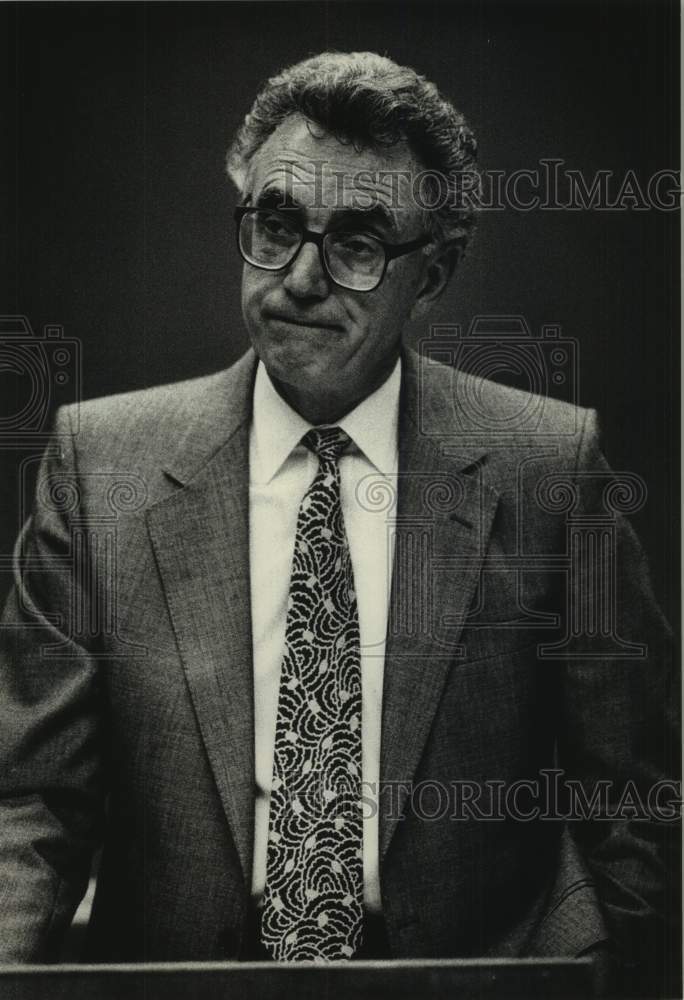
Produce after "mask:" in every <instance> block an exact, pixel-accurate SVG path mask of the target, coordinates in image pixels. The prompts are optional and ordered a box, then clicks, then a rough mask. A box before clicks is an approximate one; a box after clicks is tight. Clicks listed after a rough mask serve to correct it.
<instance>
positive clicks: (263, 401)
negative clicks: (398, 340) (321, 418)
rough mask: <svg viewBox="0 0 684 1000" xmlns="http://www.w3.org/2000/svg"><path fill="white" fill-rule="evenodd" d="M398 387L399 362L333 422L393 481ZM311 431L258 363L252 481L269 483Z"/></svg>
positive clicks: (255, 385)
mask: <svg viewBox="0 0 684 1000" xmlns="http://www.w3.org/2000/svg"><path fill="white" fill-rule="evenodd" d="M400 385H401V360H400V359H399V358H397V361H396V364H395V366H394V368H393V369H392V372H391V373H390V375H389V376H388V378H386V379H385V381H384V382H383V383H382V385H381V386H380V387H379V388H378V389H376V390H375V392H373V393H371V395H370V396H367V397H366V399H364V400H362V402H360V403H359V405H358V406H356V407H355V408H354V409H353V410H351V411H350V412H349V413H348V414H347V415H346V416H344V417H343V418H342V419H341V420H339V421H338V422H337V426H339V427H341V428H342V429H343V430H344V431H345V432H346V433H347V434H348V435H349V437H350V438H351V439H352V441H353V442H354V444H355V445H356V447H357V448H358V449H359V450H360V451H362V452H363V454H364V455H365V456H366V458H367V459H368V460H369V462H371V464H372V465H373V466H375V468H376V470H377V471H378V472H380V473H381V474H383V475H391V474H392V473H393V472H395V471H396V466H397V428H398V425H399V388H400ZM313 426H314V425H313V424H311V423H309V422H308V421H307V420H305V419H304V418H303V417H302V416H300V415H299V414H298V413H297V412H296V410H293V409H292V407H291V406H290V405H289V404H288V403H286V402H285V400H284V399H283V398H282V396H281V395H280V394H279V393H278V392H277V390H276V389H275V387H274V386H273V383H272V382H271V379H270V378H269V375H268V372H267V371H266V367H265V365H264V363H263V361H260V362H259V364H258V366H257V371H256V378H255V381H254V396H253V402H252V444H253V448H252V452H251V462H252V469H251V475H252V478H253V479H254V481H256V482H261V483H267V482H269V481H270V480H271V479H272V478H273V476H275V474H276V473H277V472H278V470H279V469H280V467H281V466H282V464H283V462H285V460H286V459H287V458H288V456H289V455H290V453H291V452H292V451H293V450H294V448H296V446H297V445H298V444H299V442H300V441H301V439H302V438H303V437H304V435H305V434H306V432H307V431H308V430H310V429H311V427H313Z"/></svg>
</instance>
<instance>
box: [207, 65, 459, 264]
mask: <svg viewBox="0 0 684 1000" xmlns="http://www.w3.org/2000/svg"><path fill="white" fill-rule="evenodd" d="M293 114H300V115H303V116H304V117H305V118H306V119H307V120H308V121H310V122H312V123H313V124H315V125H317V126H318V127H320V128H322V129H324V130H325V131H326V132H327V133H329V134H331V135H334V136H335V137H336V138H338V139H340V141H342V142H347V143H353V144H354V147H355V148H357V149H359V150H360V149H363V148H367V147H370V148H376V149H377V148H380V147H383V146H391V145H394V144H396V143H398V142H401V141H402V140H404V141H405V142H406V143H407V145H408V147H409V149H410V150H411V152H412V153H413V154H414V156H415V157H416V158H417V159H418V160H419V162H420V163H421V164H422V165H423V166H424V167H425V168H426V169H425V171H424V172H423V177H422V182H424V187H423V191H424V195H423V206H422V207H424V208H425V209H426V216H427V218H426V222H427V225H428V228H429V231H430V233H431V235H432V236H433V238H435V239H436V240H439V241H444V242H448V243H454V244H456V245H460V246H461V247H464V246H465V244H466V242H467V240H468V238H469V236H470V233H471V231H472V228H473V226H474V222H475V210H474V199H473V198H472V197H470V195H471V193H472V192H473V191H476V190H477V189H478V184H479V176H478V174H477V171H476V167H475V161H476V154H477V144H476V141H475V137H474V135H473V133H472V132H471V130H470V129H469V128H468V125H467V124H466V121H465V119H464V117H463V115H462V114H461V113H460V112H459V111H457V110H456V108H454V106H453V105H452V104H451V103H450V102H449V101H447V100H446V99H445V98H444V97H442V95H441V94H440V93H439V91H438V90H437V88H436V87H435V85H434V84H433V83H430V81H429V80H426V79H425V77H423V76H420V75H419V74H418V73H416V71H415V70H413V69H411V68H410V67H409V66H399V65H397V63H395V62H393V61H392V60H391V59H388V58H386V57H385V56H380V55H378V54H377V53H375V52H348V53H347V52H322V53H321V54H320V55H317V56H313V57H311V58H309V59H305V60H303V61H302V62H299V63H296V64H295V65H294V66H289V67H287V68H286V69H284V70H282V72H280V73H278V74H277V76H274V77H272V78H271V79H270V80H268V81H267V83H266V85H265V86H264V87H263V89H262V90H261V92H260V93H259V94H258V96H257V98H256V100H255V102H254V104H253V106H252V109H251V111H250V112H249V114H248V115H247V116H246V118H245V120H244V122H243V124H242V126H241V127H240V129H239V130H238V132H237V135H236V136H235V139H234V140H233V143H232V145H231V147H230V149H229V151H228V156H227V170H228V175H229V177H230V178H231V180H232V181H233V182H234V184H235V185H236V187H237V188H238V190H239V191H240V192H241V193H242V191H243V189H244V184H245V180H246V176H247V170H248V167H249V164H250V161H251V159H252V157H253V156H254V154H255V153H256V151H257V150H258V149H259V148H260V147H261V146H262V145H263V143H264V142H265V141H266V140H267V139H268V137H269V136H270V135H271V134H272V133H273V132H274V131H275V130H276V129H277V127H278V126H279V125H280V124H281V123H282V122H283V121H284V120H285V119H286V118H288V117H289V116H290V115H293ZM422 182H421V183H422Z"/></svg>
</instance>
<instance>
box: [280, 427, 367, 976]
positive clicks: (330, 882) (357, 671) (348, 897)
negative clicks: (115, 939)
mask: <svg viewBox="0 0 684 1000" xmlns="http://www.w3.org/2000/svg"><path fill="white" fill-rule="evenodd" d="M303 442H304V444H305V445H306V446H307V447H308V448H310V449H311V450H312V451H313V452H315V454H316V455H317V456H318V461H319V465H318V472H317V474H316V477H315V479H314V481H313V483H312V484H311V486H310V487H309V489H308V491H307V493H306V494H305V496H304V499H303V500H302V503H301V506H300V508H299V515H298V519H297V532H296V536H295V546H294V556H293V560H292V576H291V580H290V596H289V600H288V608H287V618H286V625H285V652H284V657H283V663H282V668H281V676H280V690H279V696H278V714H277V720H276V735H275V749H274V761H273V781H272V785H271V807H270V815H269V833H268V852H267V860H266V888H265V892H264V908H263V913H262V920H261V939H262V942H263V943H264V945H265V946H266V948H267V949H268V951H269V952H270V954H271V955H272V956H273V958H275V959H277V960H279V961H304V960H313V961H332V960H335V959H343V958H350V957H351V956H352V955H353V954H354V952H355V950H356V949H357V948H358V947H359V945H360V944H361V922H362V900H363V850H362V847H363V823H362V815H361V663H360V653H359V621H358V611H357V605H356V595H355V593H354V577H353V573H352V564H351V559H350V555H349V545H348V543H347V536H346V532H345V528H344V518H343V516H342V507H341V503H340V470H339V467H338V464H337V460H338V458H339V456H340V454H341V453H342V451H344V449H345V447H346V446H347V445H348V443H349V437H348V436H347V435H346V434H345V433H344V431H343V430H341V428H339V427H330V428H327V427H326V428H314V429H313V430H311V431H309V433H308V434H307V435H306V436H305V437H304V438H303Z"/></svg>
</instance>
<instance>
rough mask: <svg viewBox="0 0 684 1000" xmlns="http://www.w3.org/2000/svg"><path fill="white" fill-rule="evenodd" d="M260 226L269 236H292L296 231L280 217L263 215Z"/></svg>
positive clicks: (260, 218)
mask: <svg viewBox="0 0 684 1000" xmlns="http://www.w3.org/2000/svg"><path fill="white" fill-rule="evenodd" d="M259 225H260V227H261V229H262V230H263V231H264V232H265V233H266V234H267V235H268V236H281V237H282V236H292V235H293V234H294V230H293V228H292V226H291V225H289V224H288V223H287V222H286V221H285V219H283V218H282V216H280V215H262V216H260V217H259Z"/></svg>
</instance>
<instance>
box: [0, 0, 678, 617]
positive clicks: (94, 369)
mask: <svg viewBox="0 0 684 1000" xmlns="http://www.w3.org/2000/svg"><path fill="white" fill-rule="evenodd" d="M0 19H1V21H0V37H2V38H4V41H3V42H2V43H1V44H2V46H3V49H4V50H3V51H1V52H0V56H1V63H2V73H3V74H4V85H3V88H2V99H3V118H2V135H1V136H0V148H2V149H3V156H2V171H3V175H2V183H1V184H0V190H1V191H2V192H3V194H2V197H3V204H2V211H3V220H2V232H1V234H0V235H1V237H2V243H1V244H0V275H1V278H2V286H1V288H0V313H4V314H13V313H22V314H26V315H27V316H28V317H29V319H30V321H31V323H32V324H33V327H34V330H35V332H36V334H38V333H40V332H41V331H42V328H43V325H44V324H47V323H55V324H60V325H63V327H64V335H65V337H67V338H76V339H77V340H78V341H80V343H81V345H82V357H83V372H82V384H81V387H80V391H81V393H82V395H83V396H84V397H91V396H97V395H102V394H104V393H111V392H117V391H121V390H125V389H130V388H135V387H141V386H148V385H152V384H154V383H158V382H165V381H171V380H176V379H180V378H184V377H187V376H193V375H198V374H202V373H205V372H209V371H212V370H215V369H218V368H220V367H223V366H224V365H226V364H227V363H229V362H231V361H233V360H234V359H235V358H236V357H238V356H239V354H240V353H242V351H243V349H244V348H245V347H246V344H247V340H246V334H245V331H244V329H243V326H242V321H241V317H240V310H239V275H240V264H239V262H238V260H237V255H236V252H235V250H234V237H233V227H232V218H231V213H232V208H233V206H234V204H235V201H236V197H235V194H234V192H233V190H232V188H231V186H230V184H229V182H228V181H227V180H226V178H225V174H224V167H223V161H224V155H225V149H226V147H227V145H228V143H229V141H230V138H231V136H232V135H233V133H234V131H235V130H236V128H237V127H238V125H239V123H240V122H241V120H242V118H243V116H244V114H245V113H246V111H247V110H248V108H249V105H250V103H251V100H252V99H253V97H254V95H255V92H256V90H257V88H258V87H259V85H260V84H261V83H262V82H263V81H264V80H265V78H266V77H267V76H269V75H271V74H272V73H273V72H275V71H276V70H277V69H279V68H280V67H282V66H283V65H286V64H289V63H291V62H293V61H295V60H298V59H300V58H303V57H305V56H306V55H309V54H312V53H314V52H317V51H320V50H322V49H326V48H335V49H339V50H347V49H374V50H377V51H381V52H386V53H387V54H388V55H390V56H391V57H393V58H394V59H395V60H397V61H399V62H402V63H403V62H406V63H409V64H411V65H414V66H416V67H417V68H418V69H419V70H420V71H421V72H423V73H425V75H427V76H428V77H429V78H431V79H433V80H434V81H435V82H436V83H437V85H438V86H439V87H440V89H442V90H443V91H444V92H445V93H446V94H447V95H448V96H450V97H451V98H452V99H453V100H454V102H455V103H456V104H457V106H458V107H460V108H461V109H462V110H463V112H464V113H465V114H466V116H467V117H468V119H469V121H470V123H471V125H472V126H473V128H474V129H475V131H476V133H477V135H478V139H479V147H480V161H481V165H482V166H483V167H484V168H487V169H491V170H494V169H498V170H506V171H511V170H514V169H516V168H519V167H525V168H531V169H534V168H535V167H536V166H537V165H538V161H539V160H540V158H542V157H561V158H563V159H564V160H565V161H566V165H567V166H568V167H571V168H575V169H578V170H582V171H583V172H584V174H585V175H586V176H587V177H589V178H590V177H591V176H593V174H594V173H595V172H596V171H597V170H599V169H608V170H613V171H615V172H616V175H617V176H618V177H622V176H624V174H625V172H626V171H627V170H629V169H633V170H634V171H635V172H636V174H637V176H638V177H639V179H640V180H641V181H642V182H643V183H644V184H645V183H646V181H647V179H648V177H649V176H650V175H651V174H652V173H654V172H655V171H657V170H660V169H664V168H676V167H677V165H678V150H679V135H678V121H679V108H678V85H677V82H678V54H677V48H676V45H677V37H678V33H679V32H678V23H677V8H676V7H675V6H674V5H669V4H664V3H658V2H654V0H643V2H639V3H627V2H612V3H606V2H593V3H591V4H583V3H576V2H573V3H558V2H556V3H550V2H548V0H546V2H544V3H538V4H529V3H518V2H511V3H507V4H504V5H500V4H494V3H477V4H470V3H468V4H455V3H454V4H436V3H429V2H425V0H421V2H419V3H392V4H386V3H381V2H377V3H368V2H366V3H363V4H357V3H317V2H310V3H301V4H295V3H288V2H282V3H260V2H257V3H251V4H243V3H227V4H201V3H192V4H190V3H187V4H186V3H179V4H161V3H159V4H158V3H151V4H149V5H147V6H143V5H139V4H137V3H125V4H96V5H77V4H64V3H55V4H48V5H44V4H39V3H35V4H34V3H32V4H20V5H17V6H14V5H9V4H7V5H3V8H2V10H1V12H0ZM678 240H679V215H678V213H665V212H662V211H646V212H637V211H618V212H606V211H583V212H567V211H560V212H544V211H532V212H527V213H523V212H515V211H513V210H506V211H504V212H489V213H485V214H483V216H482V218H481V222H480V226H479V231H478V234H477V236H476V239H475V242H474V244H473V247H472V251H471V252H470V253H469V256H468V257H467V259H466V261H465V262H464V264H463V266H462V268H461V270H460V272H459V274H458V275H457V278H456V280H455V282H454V283H453V286H452V287H451V289H450V290H449V292H448V294H447V296H446V297H445V298H444V299H443V301H442V303H441V304H440V306H439V308H438V310H437V312H436V313H435V314H434V317H433V319H434V320H435V321H438V322H443V323H460V324H461V325H462V326H465V327H467V326H468V324H469V323H470V321H471V320H472V318H473V316H475V315H478V314H521V315H523V316H524V317H525V318H526V319H527V321H528V323H529V324H530V327H531V328H532V330H535V331H538V330H539V329H540V327H541V325H542V324H544V323H558V324H560V325H561V327H562V331H563V334H564V336H566V337H569V338H576V339H577V340H578V341H579V350H580V378H579V383H578V385H577V387H576V394H575V395H576V398H577V400H578V401H579V402H580V403H582V404H583V405H585V406H593V407H596V408H597V409H598V410H599V413H600V415H601V418H602V424H603V428H604V445H605V451H606V454H607V456H608V459H609V461H610V462H611V464H612V465H613V467H614V468H616V469H623V470H630V471H633V472H636V473H638V474H640V475H641V476H643V478H644V479H645V481H646V483H647V485H648V493H649V495H648V503H647V505H646V507H645V509H644V510H643V511H641V512H640V513H638V514H637V515H635V517H634V522H635V526H636V528H637V530H638V532H639V534H640V536H641V537H642V539H643V541H644V544H645V547H646V550H647V552H648V555H649V557H650V560H651V564H652V572H653V579H654V586H655V590H656V593H657V595H658V597H659V599H660V600H661V602H662V603H663V605H664V606H665V609H666V611H667V612H669V614H670V616H671V617H674V616H676V613H677V607H678V601H677V587H678V533H677V519H678V512H679V504H678V502H677V493H676V491H677V484H678V481H679V477H678V470H677V456H678V447H677V441H676V435H677V428H678V423H679V418H678V401H677V398H676V397H677V392H678V384H679V358H678V350H679V343H678V334H677V329H678V326H677V325H678V320H679V300H678V287H677V283H678V275H679V261H678ZM428 333H429V330H428V328H427V327H425V326H424V327H422V328H421V327H417V326H413V327H412V328H411V329H410V330H409V338H410V340H411V341H412V342H414V343H415V342H416V341H417V340H418V339H419V338H420V337H423V336H426V335H427V334H428ZM14 367H15V369H16V365H15V366H14ZM11 368H12V365H7V364H4V365H3V361H2V356H1V355H0V400H2V403H1V406H2V410H1V411H0V416H4V418H5V419H7V417H8V414H9V415H11V414H12V413H14V412H15V411H18V410H19V409H21V406H22V405H23V402H22V401H23V399H24V396H25V395H26V393H27V392H28V391H29V388H30V386H29V384H28V382H27V376H26V374H22V372H21V371H18V370H14V371H12V370H11ZM76 388H77V387H76V384H75V382H74V381H73V379H72V381H71V383H70V384H69V386H68V387H67V388H66V389H65V390H63V391H62V393H61V396H59V394H58V395H55V396H54V397H53V398H52V400H51V406H54V405H55V403H56V402H57V401H59V399H61V398H65V399H68V398H69V393H70V392H73V390H75V389H76ZM10 438H11V435H10ZM10 443H11V441H10V440H8V439H7V436H5V438H4V439H2V440H0V484H1V485H0V505H1V506H0V509H1V510H2V517H1V518H0V568H2V570H3V572H2V573H0V596H1V595H2V593H3V592H4V590H5V588H6V586H7V585H8V583H9V577H8V575H7V573H6V572H5V570H6V569H7V556H8V555H9V553H10V551H11V545H12V539H13V537H14V535H15V534H16V531H17V528H18V521H19V517H20V506H21V505H20V503H19V484H20V480H21V475H20V473H19V468H20V464H21V462H22V460H23V459H25V458H29V459H30V457H31V455H32V454H35V453H36V450H39V446H38V445H37V444H34V445H33V446H31V447H26V446H24V447H23V448H19V447H13V448H12V447H10ZM14 443H15V444H16V442H14Z"/></svg>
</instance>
